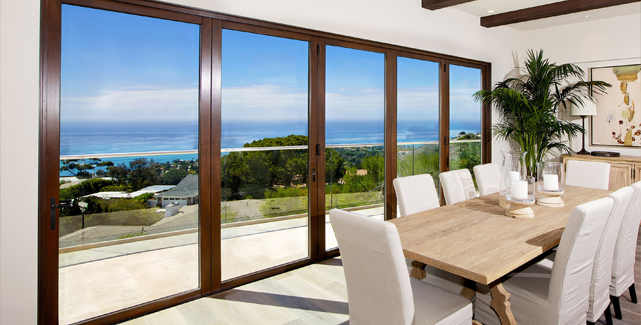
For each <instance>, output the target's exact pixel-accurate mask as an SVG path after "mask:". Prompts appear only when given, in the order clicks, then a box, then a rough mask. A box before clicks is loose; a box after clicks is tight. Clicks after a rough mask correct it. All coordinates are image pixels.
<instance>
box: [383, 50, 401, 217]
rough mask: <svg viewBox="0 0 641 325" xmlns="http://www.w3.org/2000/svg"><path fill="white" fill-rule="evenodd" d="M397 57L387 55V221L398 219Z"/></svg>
mask: <svg viewBox="0 0 641 325" xmlns="http://www.w3.org/2000/svg"><path fill="white" fill-rule="evenodd" d="M397 60H398V58H397V56H396V51H395V50H388V51H387V53H386V54H385V185H384V195H383V197H384V198H385V210H384V211H385V220H390V219H393V218H396V191H394V184H393V181H394V179H395V178H396V172H397V159H398V158H397V149H398V146H397V124H396V122H397V118H396V113H397V98H396V97H397V96H396V95H397V94H396V89H397V69H396V68H397V65H398V64H397Z"/></svg>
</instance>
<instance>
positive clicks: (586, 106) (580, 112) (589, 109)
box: [569, 100, 596, 116]
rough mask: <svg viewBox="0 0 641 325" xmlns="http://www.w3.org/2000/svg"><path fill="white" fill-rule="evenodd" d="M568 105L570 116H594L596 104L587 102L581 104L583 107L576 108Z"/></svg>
mask: <svg viewBox="0 0 641 325" xmlns="http://www.w3.org/2000/svg"><path fill="white" fill-rule="evenodd" d="M569 105H570V115H572V116H590V115H596V103H593V102H591V101H589V100H586V101H584V102H583V107H581V106H576V105H573V104H569Z"/></svg>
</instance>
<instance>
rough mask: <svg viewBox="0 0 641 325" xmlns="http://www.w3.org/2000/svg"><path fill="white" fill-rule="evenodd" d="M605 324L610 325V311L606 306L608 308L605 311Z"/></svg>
mask: <svg viewBox="0 0 641 325" xmlns="http://www.w3.org/2000/svg"><path fill="white" fill-rule="evenodd" d="M604 314H605V323H606V324H607V325H612V312H611V311H610V305H608V308H606V309H605V312H604Z"/></svg>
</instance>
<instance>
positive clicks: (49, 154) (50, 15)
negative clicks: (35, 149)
mask: <svg viewBox="0 0 641 325" xmlns="http://www.w3.org/2000/svg"><path fill="white" fill-rule="evenodd" d="M63 4H70V5H81V6H83V7H90V8H95V9H104V10H110V11H114V12H121V13H129V14H135V15H141V16H146V17H153V18H160V19H167V20H174V21H181V22H186V23H192V24H198V25H200V45H201V47H200V51H201V53H200V54H201V55H200V68H199V69H200V73H199V74H200V76H199V78H200V80H199V81H200V83H201V84H200V88H199V122H198V123H199V158H200V163H201V164H202V165H203V167H204V168H201V169H200V173H199V187H200V195H202V197H212V196H215V195H216V194H215V193H212V192H216V190H215V188H213V187H212V186H211V182H212V180H215V179H216V177H218V178H220V176H216V174H215V173H214V174H213V175H212V170H214V169H215V167H214V166H215V165H216V164H215V163H213V162H212V160H211V158H212V154H213V153H214V152H215V151H216V146H218V152H220V148H219V147H220V141H218V143H217V144H216V142H215V139H216V137H215V136H212V133H215V132H212V130H213V128H212V123H213V122H215V121H216V116H215V114H211V111H212V107H215V105H216V103H215V101H212V96H211V95H212V93H211V90H210V89H212V87H211V85H212V75H214V74H215V73H214V72H215V71H213V69H212V68H213V67H212V62H213V61H215V60H213V59H212V57H211V55H210V54H211V53H212V49H211V46H212V42H211V40H212V37H213V35H212V28H211V27H212V24H213V20H212V19H210V18H203V17H200V16H194V15H190V14H184V13H179V12H173V11H166V10H162V9H157V8H150V7H141V6H137V5H132V4H129V3H124V2H114V1H108V0H83V1H80V0H63V1H60V0H43V1H42V2H41V6H42V10H41V12H42V14H41V21H42V24H41V41H40V53H41V54H40V137H39V175H38V177H39V187H38V200H39V201H38V202H39V205H38V207H39V209H38V210H39V211H38V216H39V222H38V223H39V230H38V232H39V235H38V238H39V242H38V247H39V249H38V262H39V263H38V324H58V320H59V314H58V312H59V310H58V306H59V305H58V299H59V298H58V290H59V289H58V286H59V280H58V272H59V269H58V261H59V253H58V248H59V243H58V237H59V236H58V234H59V227H58V224H59V215H58V214H59V211H58V210H57V209H56V210H55V211H56V213H55V218H54V219H53V220H52V219H51V218H50V216H51V214H50V210H51V207H50V205H51V203H50V198H54V199H55V202H56V203H57V202H58V201H59V164H60V74H61V15H62V5H63ZM218 69H219V66H218ZM210 140H211V141H210ZM212 149H214V150H212ZM218 157H220V156H218ZM218 159H219V160H220V158H218ZM218 165H219V164H218ZM210 189H213V191H210ZM218 191H219V190H218ZM218 195H220V193H218ZM206 201H207V200H202V202H201V204H200V205H199V212H200V217H199V260H200V263H199V273H200V274H201V277H200V280H201V281H200V284H199V288H197V289H193V290H189V291H186V292H181V293H177V294H174V295H170V296H167V297H164V298H161V299H156V300H152V301H150V302H147V303H144V304H141V305H136V306H131V307H128V308H125V309H122V310H118V311H115V312H111V313H107V314H103V315H100V316H97V317H93V318H90V319H87V320H84V321H81V322H80V323H81V324H110V323H114V322H120V321H123V320H126V319H129V318H133V317H137V316H140V315H144V314H146V313H149V312H152V311H156V310H159V309H162V308H166V307H169V306H173V305H176V304H179V303H182V302H185V301H189V300H192V299H195V298H198V297H201V296H203V295H206V294H209V293H211V292H213V291H214V290H215V289H216V287H217V286H218V287H220V284H218V285H216V284H215V283H212V282H215V281H212V271H213V270H212V267H211V265H212V250H211V246H212V245H211V242H212V229H215V228H216V225H215V223H214V225H212V224H211V215H213V214H214V213H215V212H216V211H214V210H216V205H211V204H208V202H206ZM218 209H220V207H218ZM218 213H219V212H218ZM53 224H55V227H53V229H52V225H53ZM218 228H220V225H218ZM218 282H219V281H218Z"/></svg>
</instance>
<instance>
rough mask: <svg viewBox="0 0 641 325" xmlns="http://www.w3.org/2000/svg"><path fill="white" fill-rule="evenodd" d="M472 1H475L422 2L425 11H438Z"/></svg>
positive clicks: (434, 0) (430, 0)
mask: <svg viewBox="0 0 641 325" xmlns="http://www.w3.org/2000/svg"><path fill="white" fill-rule="evenodd" d="M472 1H474V0H422V3H421V5H422V6H423V8H425V9H429V10H437V9H443V8H447V7H451V6H456V5H460V4H462V3H466V2H472Z"/></svg>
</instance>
